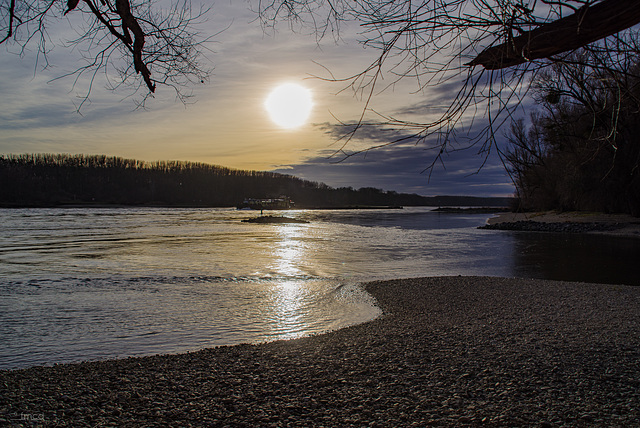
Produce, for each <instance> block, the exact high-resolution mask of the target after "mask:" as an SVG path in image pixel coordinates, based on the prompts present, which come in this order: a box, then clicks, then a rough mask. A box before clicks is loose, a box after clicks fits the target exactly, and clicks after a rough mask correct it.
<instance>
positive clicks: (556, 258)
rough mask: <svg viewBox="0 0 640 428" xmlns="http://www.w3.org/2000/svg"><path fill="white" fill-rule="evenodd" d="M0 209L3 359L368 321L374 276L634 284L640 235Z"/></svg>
mask: <svg viewBox="0 0 640 428" xmlns="http://www.w3.org/2000/svg"><path fill="white" fill-rule="evenodd" d="M284 214H286V215H288V216H293V217H299V218H304V219H306V220H309V221H310V223H309V224H290V225H259V224H247V223H242V222H241V221H240V220H241V219H243V218H247V217H252V216H255V215H256V213H255V212H246V211H237V210H232V209H132V208H128V209H25V210H0V231H1V233H0V320H1V321H0V368H5V369H6V368H16V367H27V366H32V365H40V364H51V363H58V362H69V361H80V360H93V359H104V358H111V357H122V356H130V355H150V354H156V353H170V352H185V351H190V350H197V349H202V348H204V347H210V346H217V345H231V344H237V343H246V342H251V343H255V342H262V341H268V340H275V339H283V338H292V337H298V336H301V335H308V334H313V333H318V332H323V331H328V330H332V329H336V328H339V327H343V326H346V325H351V324H355V323H360V322H363V321H366V320H369V319H372V318H374V317H376V316H377V315H378V314H379V310H378V309H377V308H376V306H375V304H374V303H375V302H373V301H372V299H371V298H370V297H369V296H368V295H367V294H366V293H364V292H363V291H362V289H361V288H360V286H359V284H360V283H362V282H364V281H369V280H372V279H388V278H400V277H417V276H437V275H490V276H519V277H536V278H551V279H566V280H579V281H593V282H610V283H624V284H632V285H640V265H639V264H638V260H640V240H634V239H614V238H607V237H601V236H579V235H576V236H574V235H553V234H531V233H515V232H500V231H486V230H478V229H476V227H477V226H479V225H482V224H484V223H485V221H486V219H487V217H488V216H487V215H471V214H439V213H435V212H431V211H430V209H427V208H406V209H404V210H375V211H370V210H363V211H350V210H347V211H291V212H285V213H284Z"/></svg>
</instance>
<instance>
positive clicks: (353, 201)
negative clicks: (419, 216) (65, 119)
mask: <svg viewBox="0 0 640 428" xmlns="http://www.w3.org/2000/svg"><path fill="white" fill-rule="evenodd" d="M0 183H1V185H0V205H1V206H3V207H51V206H65V205H67V206H69V205H72V206H73V205H80V206H86V205H127V206H130V205H133V206H140V205H142V206H190V207H229V206H236V205H238V204H240V203H241V202H242V201H243V200H244V199H245V198H247V197H251V198H275V197H279V196H281V195H286V196H288V197H289V198H291V199H292V200H293V201H294V202H295V204H296V207H299V208H339V207H347V206H451V205H458V206H462V205H465V206H498V205H500V206H506V205H507V204H508V203H509V199H508V198H476V197H456V196H436V197H424V196H420V195H417V194H405V193H397V192H393V191H384V190H381V189H376V188H370V187H366V188H361V189H358V190H356V189H353V188H351V187H346V188H337V189H336V188H332V187H329V186H327V185H326V184H324V183H317V182H312V181H307V180H302V179H300V178H297V177H294V176H291V175H286V174H278V173H273V172H261V171H246V170H237V169H231V168H225V167H221V166H216V165H210V164H205V163H197V162H179V161H158V162H145V161H140V160H135V159H123V158H120V157H111V156H105V155H70V154H20V155H0Z"/></svg>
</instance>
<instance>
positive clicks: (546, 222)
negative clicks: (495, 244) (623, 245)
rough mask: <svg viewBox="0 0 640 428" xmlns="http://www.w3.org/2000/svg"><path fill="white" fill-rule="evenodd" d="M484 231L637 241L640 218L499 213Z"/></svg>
mask: <svg viewBox="0 0 640 428" xmlns="http://www.w3.org/2000/svg"><path fill="white" fill-rule="evenodd" d="M481 228H484V229H496V230H515V231H527V232H553V233H596V234H600V235H610V236H618V237H626V238H640V218H638V217H633V216H630V215H628V214H604V213H592V212H582V211H570V212H557V211H544V212H534V213H512V212H509V213H502V214H499V215H497V216H494V217H492V218H490V219H489V220H488V221H487V224H486V225H485V226H482V227H481Z"/></svg>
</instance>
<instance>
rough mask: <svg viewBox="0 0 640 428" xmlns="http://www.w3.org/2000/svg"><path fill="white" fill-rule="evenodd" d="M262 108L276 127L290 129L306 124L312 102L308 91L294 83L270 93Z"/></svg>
mask: <svg viewBox="0 0 640 428" xmlns="http://www.w3.org/2000/svg"><path fill="white" fill-rule="evenodd" d="M264 106H265V108H266V109H267V112H268V113H269V117H271V120H272V121H273V122H274V123H275V124H276V125H278V126H280V127H282V128H287V129H292V128H297V127H299V126H302V125H304V124H305V123H306V121H307V119H308V118H309V114H310V113H311V107H313V100H312V99H311V91H310V90H309V89H307V88H305V87H303V86H300V85H297V84H295V83H285V84H282V85H280V86H278V87H277V88H275V89H274V90H273V91H271V93H270V94H269V96H268V97H267V99H266V100H265V102H264Z"/></svg>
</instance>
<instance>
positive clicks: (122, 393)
mask: <svg viewBox="0 0 640 428" xmlns="http://www.w3.org/2000/svg"><path fill="white" fill-rule="evenodd" d="M367 289H368V290H369V291H370V292H371V293H372V294H373V295H374V296H375V297H376V299H377V300H378V302H379V304H380V305H381V307H382V309H383V310H384V313H385V315H384V316H383V317H381V318H379V319H377V320H374V321H372V322H369V323H366V324H362V325H358V326H354V327H350V328H346V329H343V330H339V331H336V332H333V333H330V334H325V335H319V336H314V337H308V338H303V339H297V340H291V341H282V342H273V343H268V344H262V345H242V346H235V347H223V348H216V349H208V350H204V351H200V352H195V353H189V354H181V355H168V356H157V357H145V358H129V359H124V360H114V361H104V362H87V363H81V364H70V365H59V366H54V367H36V368H31V369H26V370H15V371H3V372H0V425H2V426H4V425H6V424H9V425H15V426H20V425H22V426H73V427H78V426H119V427H125V426H127V427H139V426H172V427H173V426H175V427H177V426H180V427H185V426H194V427H201V426H215V427H217V426H251V427H261V426H336V427H337V426H340V427H342V426H381V427H399V426H402V427H405V426H430V425H433V426H480V425H482V426H572V427H573V426H599V427H600V426H616V427H624V426H629V427H632V426H638V425H639V424H640V288H639V287H627V286H609V285H592V284H579V283H562V282H553V281H540V280H531V281H530V280H518V279H501V278H479V277H451V278H427V279H410V280H398V281H388V282H375V283H371V284H368V285H367Z"/></svg>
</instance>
